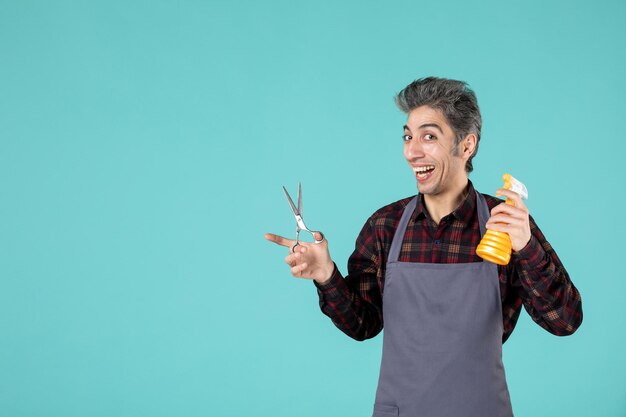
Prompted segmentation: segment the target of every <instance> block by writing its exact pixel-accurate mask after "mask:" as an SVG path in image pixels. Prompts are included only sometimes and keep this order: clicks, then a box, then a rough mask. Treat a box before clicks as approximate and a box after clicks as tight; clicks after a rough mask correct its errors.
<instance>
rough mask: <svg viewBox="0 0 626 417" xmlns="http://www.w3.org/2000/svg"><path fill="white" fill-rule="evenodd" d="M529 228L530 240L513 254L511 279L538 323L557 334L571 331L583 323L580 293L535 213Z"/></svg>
mask: <svg viewBox="0 0 626 417" xmlns="http://www.w3.org/2000/svg"><path fill="white" fill-rule="evenodd" d="M530 229H531V238H530V241H529V242H528V244H527V245H526V246H525V247H524V248H523V249H521V250H520V251H519V252H515V251H514V252H513V254H512V257H511V259H512V261H513V262H512V263H513V268H511V277H510V279H511V281H512V284H513V286H516V287H517V288H518V291H519V294H520V296H521V298H522V302H523V304H524V308H525V309H526V311H528V314H530V316H531V317H532V319H533V320H534V321H535V322H536V323H537V324H539V325H540V326H541V327H543V328H544V329H546V330H547V331H549V332H550V333H552V334H555V335H557V336H566V335H571V334H572V333H574V332H575V331H576V329H578V327H579V326H580V324H581V323H582V318H583V312H582V304H581V299H580V293H579V292H578V290H577V289H576V287H575V286H574V284H573V283H572V281H571V280H570V277H569V275H568V273H567V271H566V270H565V267H564V266H563V264H562V263H561V261H560V259H559V257H558V256H557V254H556V252H555V251H554V249H553V248H552V246H551V245H550V243H548V241H547V240H546V238H545V236H544V235H543V233H542V232H541V230H540V229H539V227H538V226H537V224H536V223H535V221H534V220H533V218H532V217H530Z"/></svg>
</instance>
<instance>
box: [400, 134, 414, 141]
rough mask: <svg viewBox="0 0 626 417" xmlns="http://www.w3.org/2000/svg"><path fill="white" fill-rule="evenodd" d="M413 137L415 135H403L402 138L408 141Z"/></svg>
mask: <svg viewBox="0 0 626 417" xmlns="http://www.w3.org/2000/svg"><path fill="white" fill-rule="evenodd" d="M411 139H413V137H412V136H411V135H402V140H403V141H405V142H408V141H410V140H411Z"/></svg>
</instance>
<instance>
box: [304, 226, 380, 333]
mask: <svg viewBox="0 0 626 417" xmlns="http://www.w3.org/2000/svg"><path fill="white" fill-rule="evenodd" d="M381 255H382V253H381V244H380V242H379V241H378V239H377V237H376V232H375V229H374V224H373V221H372V219H371V218H370V219H369V220H368V221H367V223H366V224H365V225H364V226H363V229H362V230H361V233H360V234H359V236H358V237H357V240H356V245H355V249H354V252H353V253H352V255H350V259H349V260H348V275H347V276H346V277H345V278H344V277H342V275H341V273H340V272H339V269H338V268H337V265H336V264H335V270H334V272H333V274H332V276H331V278H330V280H329V281H328V282H325V283H324V284H318V283H317V282H315V281H313V282H314V283H315V286H316V287H317V292H318V295H319V303H320V308H321V310H322V312H323V313H324V314H325V315H327V316H328V317H330V319H331V320H332V321H333V323H334V324H335V326H337V328H339V330H341V331H342V332H344V333H345V334H346V335H348V336H350V337H351V338H353V339H356V340H365V339H370V338H372V337H374V336H376V335H377V334H378V333H380V331H381V330H382V328H383V315H382V296H381V291H380V286H379V282H380V281H379V278H381V277H382V276H384V271H383V270H382V269H383V267H382V256H381Z"/></svg>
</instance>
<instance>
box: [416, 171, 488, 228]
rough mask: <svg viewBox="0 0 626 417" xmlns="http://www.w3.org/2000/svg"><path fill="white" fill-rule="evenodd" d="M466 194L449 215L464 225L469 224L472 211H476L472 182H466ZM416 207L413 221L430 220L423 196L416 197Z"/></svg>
mask: <svg viewBox="0 0 626 417" xmlns="http://www.w3.org/2000/svg"><path fill="white" fill-rule="evenodd" d="M467 183H468V184H467V194H466V195H465V198H464V199H463V201H461V204H459V205H458V207H457V208H455V209H454V210H453V211H452V213H450V214H451V215H452V216H453V217H454V218H456V219H457V220H460V221H462V222H465V223H469V221H470V220H471V219H472V215H473V214H474V211H476V191H475V190H474V185H473V184H472V181H470V180H467ZM417 197H418V198H417V206H416V207H415V211H414V212H413V219H414V220H420V219H424V218H428V219H430V215H429V214H428V210H426V203H425V202H424V195H423V194H418V195H417Z"/></svg>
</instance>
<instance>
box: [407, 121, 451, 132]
mask: <svg viewBox="0 0 626 417" xmlns="http://www.w3.org/2000/svg"><path fill="white" fill-rule="evenodd" d="M426 127H434V128H435V129H437V130H439V131H440V132H441V133H442V134H443V130H442V129H441V127H440V126H439V125H438V124H437V123H424V124H423V125H421V126H420V127H419V129H424V128H426ZM404 130H408V131H409V132H410V131H411V129H409V127H408V126H407V125H404Z"/></svg>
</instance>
